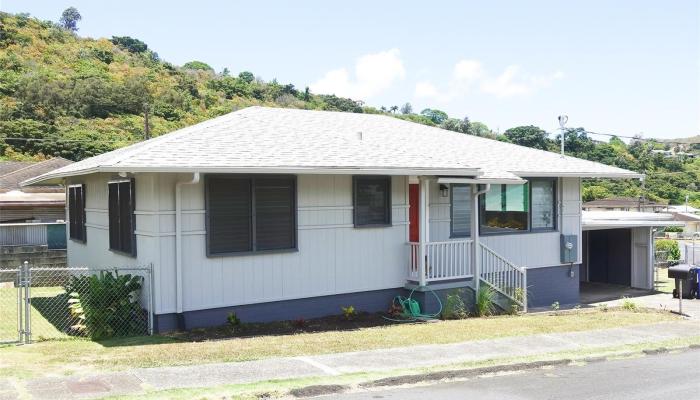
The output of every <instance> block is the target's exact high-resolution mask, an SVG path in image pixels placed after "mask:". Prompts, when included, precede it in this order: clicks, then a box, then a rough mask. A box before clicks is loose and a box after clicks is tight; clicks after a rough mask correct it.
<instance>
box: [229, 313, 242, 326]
mask: <svg viewBox="0 0 700 400" xmlns="http://www.w3.org/2000/svg"><path fill="white" fill-rule="evenodd" d="M226 321H228V324H229V325H231V326H232V327H234V328H237V327H239V326H241V319H240V318H238V316H237V315H236V313H235V312H230V313H228V317H226Z"/></svg>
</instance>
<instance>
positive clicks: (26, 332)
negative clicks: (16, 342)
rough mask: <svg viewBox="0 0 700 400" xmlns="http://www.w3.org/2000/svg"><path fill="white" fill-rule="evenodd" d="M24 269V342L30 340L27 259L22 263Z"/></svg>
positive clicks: (30, 321) (30, 319)
mask: <svg viewBox="0 0 700 400" xmlns="http://www.w3.org/2000/svg"><path fill="white" fill-rule="evenodd" d="M22 267H23V270H24V343H25V344H29V343H31V342H32V295H31V286H32V275H31V270H30V269H29V261H25V262H24V264H23V265H22Z"/></svg>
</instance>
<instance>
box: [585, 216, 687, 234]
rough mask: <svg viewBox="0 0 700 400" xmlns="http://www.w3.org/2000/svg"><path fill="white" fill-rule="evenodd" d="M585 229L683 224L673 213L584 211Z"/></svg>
mask: <svg viewBox="0 0 700 400" xmlns="http://www.w3.org/2000/svg"><path fill="white" fill-rule="evenodd" d="M581 222H582V229H583V230H596V229H615V228H636V227H664V226H683V223H682V222H678V221H674V220H673V215H671V214H665V213H649V212H636V211H582V213H581Z"/></svg>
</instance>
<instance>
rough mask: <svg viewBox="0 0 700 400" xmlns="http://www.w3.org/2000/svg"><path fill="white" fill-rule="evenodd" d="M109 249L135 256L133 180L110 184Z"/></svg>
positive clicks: (134, 197)
mask: <svg viewBox="0 0 700 400" xmlns="http://www.w3.org/2000/svg"><path fill="white" fill-rule="evenodd" d="M108 187H109V248H110V250H115V251H119V252H122V253H126V254H129V255H131V256H136V216H135V215H134V210H135V208H136V204H135V203H136V196H135V192H134V187H135V185H134V180H133V179H131V180H128V181H117V182H110V183H109V185H108Z"/></svg>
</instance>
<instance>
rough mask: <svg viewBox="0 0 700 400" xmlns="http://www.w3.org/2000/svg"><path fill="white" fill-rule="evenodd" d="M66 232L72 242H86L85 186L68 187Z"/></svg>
mask: <svg viewBox="0 0 700 400" xmlns="http://www.w3.org/2000/svg"><path fill="white" fill-rule="evenodd" d="M68 225H69V226H68V231H69V236H70V238H71V239H73V240H77V241H80V242H86V241H87V232H86V229H85V185H71V186H68Z"/></svg>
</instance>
